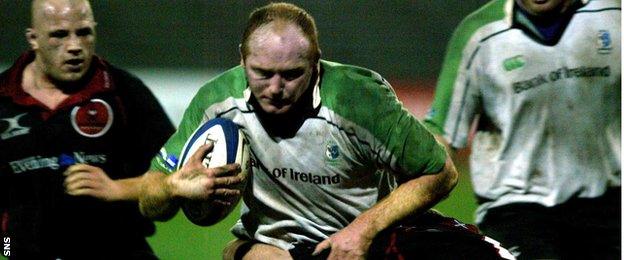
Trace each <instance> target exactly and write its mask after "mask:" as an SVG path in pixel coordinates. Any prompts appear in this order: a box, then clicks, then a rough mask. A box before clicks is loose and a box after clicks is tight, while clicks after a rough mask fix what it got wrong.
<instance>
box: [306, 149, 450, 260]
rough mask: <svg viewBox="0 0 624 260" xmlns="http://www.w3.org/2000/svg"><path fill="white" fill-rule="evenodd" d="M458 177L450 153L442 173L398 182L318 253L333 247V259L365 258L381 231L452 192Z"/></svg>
mask: <svg viewBox="0 0 624 260" xmlns="http://www.w3.org/2000/svg"><path fill="white" fill-rule="evenodd" d="M457 178H458V174H457V171H456V170H455V166H454V165H453V162H452V160H451V158H450V156H447V159H446V162H445V165H444V168H443V169H442V170H441V171H440V172H439V173H437V174H431V175H423V176H420V177H418V178H415V179H412V180H410V181H407V182H405V183H403V184H401V185H399V187H397V188H396V189H395V190H394V191H393V192H391V193H390V194H389V195H388V196H387V197H386V198H384V199H383V200H381V201H380V202H379V203H377V204H376V205H374V206H373V207H372V208H370V209H369V210H367V211H365V212H364V213H362V214H361V215H360V216H358V217H357V218H356V219H355V220H354V221H353V222H351V224H349V225H348V226H347V227H346V228H344V229H342V230H341V231H339V232H338V233H336V234H334V235H332V236H331V237H329V238H328V239H326V240H325V241H323V242H321V243H320V244H319V245H318V246H317V248H316V250H315V253H316V254H318V253H320V252H321V251H322V250H324V249H327V248H331V250H332V251H331V254H330V259H347V258H348V259H350V258H353V257H356V258H361V257H364V256H365V255H366V253H367V250H368V248H369V246H370V244H371V243H372V240H373V238H374V237H375V236H376V235H377V234H378V233H379V232H381V231H382V230H384V229H385V228H387V227H389V226H391V225H392V224H394V223H396V222H397V221H399V220H401V219H403V218H405V217H407V216H410V215H415V214H420V213H423V212H425V211H426V210H428V209H429V208H431V207H432V206H433V205H435V204H436V203H438V202H439V201H440V200H442V199H443V198H445V197H446V196H447V195H448V194H449V192H450V191H451V190H452V189H453V188H454V187H455V185H456V184H457Z"/></svg>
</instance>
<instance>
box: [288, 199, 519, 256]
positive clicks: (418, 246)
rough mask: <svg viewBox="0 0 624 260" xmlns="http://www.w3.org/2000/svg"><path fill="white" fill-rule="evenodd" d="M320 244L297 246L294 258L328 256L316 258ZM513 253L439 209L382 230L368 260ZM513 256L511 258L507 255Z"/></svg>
mask: <svg viewBox="0 0 624 260" xmlns="http://www.w3.org/2000/svg"><path fill="white" fill-rule="evenodd" d="M315 246H316V245H295V248H293V249H291V250H290V251H289V252H290V254H291V256H292V257H293V258H294V259H325V258H327V256H328V255H329V250H325V251H324V252H323V254H322V255H321V256H318V257H312V256H311V253H312V251H313V250H314V248H315ZM504 255H507V256H509V257H511V255H509V253H508V252H507V251H506V250H505V249H503V248H502V247H500V245H498V243H497V242H496V241H493V240H490V239H489V238H486V237H485V236H483V235H481V234H480V233H479V231H478V229H477V227H475V226H473V225H469V224H464V223H462V222H460V221H458V220H456V219H454V218H450V217H445V216H442V215H440V214H438V213H435V212H432V211H431V212H427V213H425V214H423V215H420V216H418V217H416V218H412V219H406V220H404V221H402V222H401V223H399V224H397V225H395V226H392V227H390V228H388V229H386V230H384V231H382V232H381V233H379V234H378V235H377V236H376V237H375V239H374V240H373V243H372V244H371V247H370V249H369V252H368V257H367V258H368V259H482V260H489V259H497V260H498V259H506V258H504V257H503V256H504ZM507 259H509V258H507Z"/></svg>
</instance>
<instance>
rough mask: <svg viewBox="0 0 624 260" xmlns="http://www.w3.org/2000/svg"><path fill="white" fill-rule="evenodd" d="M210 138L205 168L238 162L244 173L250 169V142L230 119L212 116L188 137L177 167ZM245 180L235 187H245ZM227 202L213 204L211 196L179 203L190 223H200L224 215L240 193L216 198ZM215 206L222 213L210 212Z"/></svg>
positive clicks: (238, 198) (212, 220)
mask: <svg viewBox="0 0 624 260" xmlns="http://www.w3.org/2000/svg"><path fill="white" fill-rule="evenodd" d="M210 142H212V144H213V148H212V151H209V152H208V153H207V154H206V155H205V156H204V159H203V160H202V164H203V165H204V166H205V167H206V168H216V167H221V166H224V165H226V164H231V163H238V164H240V166H241V171H242V174H243V175H245V176H246V175H247V171H248V169H249V163H248V162H249V143H248V142H247V139H246V138H245V135H244V134H243V133H242V131H241V130H240V129H239V127H238V125H236V124H235V123H234V122H232V121H231V120H229V119H225V118H214V119H211V120H208V121H207V122H206V123H204V124H202V125H201V126H199V127H198V128H197V129H196V130H195V132H194V133H193V134H192V135H191V137H190V138H189V139H188V140H187V141H186V144H184V147H183V148H182V152H181V153H180V157H179V158H180V160H179V163H178V170H179V169H180V168H182V166H184V165H185V164H186V163H187V162H188V160H189V159H190V158H191V157H192V156H193V154H194V153H195V152H196V151H197V150H198V149H199V147H201V146H202V145H204V144H207V143H210ZM245 184H246V181H244V182H243V183H241V184H240V185H237V187H236V188H237V189H239V190H240V191H241V193H242V191H243V190H244V189H245ZM216 199H220V200H222V201H227V202H229V203H230V206H229V207H226V208H223V207H224V206H223V205H222V204H215V203H213V200H186V201H184V203H182V211H184V214H185V215H186V217H187V218H188V219H189V220H190V221H191V222H193V223H195V224H197V225H201V226H208V225H212V224H215V223H216V222H218V221H219V220H221V219H222V218H224V217H225V216H227V215H228V214H229V213H230V212H231V211H232V210H233V209H234V208H235V207H236V204H237V203H238V201H239V200H240V196H235V197H234V196H230V197H227V198H216ZM215 210H217V211H218V212H221V214H216V215H215V214H213V213H212V212H214V211H215Z"/></svg>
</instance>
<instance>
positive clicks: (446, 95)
mask: <svg viewBox="0 0 624 260" xmlns="http://www.w3.org/2000/svg"><path fill="white" fill-rule="evenodd" d="M505 2H507V0H494V1H491V2H489V3H487V4H486V5H484V6H483V7H481V8H479V9H478V10H477V11H475V12H473V13H472V14H470V15H468V16H467V17H466V18H465V19H464V20H463V21H462V22H461V23H460V24H459V26H458V27H457V29H455V32H453V36H452V37H451V40H450V41H449V44H448V46H447V50H446V56H445V58H444V63H443V65H442V70H441V72H440V76H439V78H438V84H437V87H436V94H435V99H434V103H433V104H432V105H431V110H430V111H429V114H428V115H427V118H426V120H425V122H424V123H425V125H426V126H427V127H428V128H429V130H431V131H432V132H434V133H436V134H443V133H444V130H443V129H444V121H445V120H446V115H447V112H448V109H449V103H450V102H451V97H452V94H453V87H454V85H455V80H456V79H457V74H458V72H459V66H460V63H461V61H462V60H463V59H464V57H463V52H464V48H465V47H466V45H467V44H468V42H469V41H470V39H471V38H472V36H473V35H474V33H475V32H476V31H477V30H479V29H480V28H482V27H483V26H484V25H486V24H489V23H491V22H494V21H498V20H501V19H503V18H504V17H505Z"/></svg>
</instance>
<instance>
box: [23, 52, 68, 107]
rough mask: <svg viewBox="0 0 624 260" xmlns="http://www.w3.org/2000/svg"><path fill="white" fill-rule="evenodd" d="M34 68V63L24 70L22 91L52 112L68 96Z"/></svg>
mask: <svg viewBox="0 0 624 260" xmlns="http://www.w3.org/2000/svg"><path fill="white" fill-rule="evenodd" d="M36 66H37V65H36V64H35V62H31V63H30V64H28V66H26V68H25V69H24V72H23V73H22V89H23V90H24V92H26V93H28V94H29V95H30V96H32V97H33V98H34V99H36V100H38V101H39V102H41V103H42V104H44V105H45V106H46V107H48V108H49V109H51V110H54V109H56V108H57V107H58V106H59V105H60V104H61V103H62V102H63V101H64V100H65V99H67V98H68V97H69V95H68V94H65V93H63V91H62V90H61V89H59V88H58V87H57V86H56V85H55V84H54V83H53V82H51V81H50V80H48V78H47V76H46V75H45V74H44V73H43V72H42V71H41V70H39V69H37V67H36Z"/></svg>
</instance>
